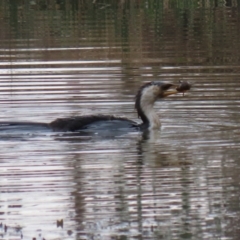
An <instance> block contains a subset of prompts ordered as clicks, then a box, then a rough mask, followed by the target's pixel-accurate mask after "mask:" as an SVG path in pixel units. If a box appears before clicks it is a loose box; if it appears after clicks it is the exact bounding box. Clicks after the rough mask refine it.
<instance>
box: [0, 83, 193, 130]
mask: <svg viewBox="0 0 240 240" xmlns="http://www.w3.org/2000/svg"><path fill="white" fill-rule="evenodd" d="M190 87H191V85H190V84H189V83H188V82H182V83H181V84H180V86H178V87H176V85H174V84H172V83H165V82H150V83H146V84H144V85H143V86H142V87H140V89H139V90H138V93H137V95H136V99H135V108H136V110H137V113H138V116H139V118H141V120H142V123H140V124H139V123H137V122H135V121H132V120H129V119H127V118H123V117H116V116H112V115H85V116H77V117H69V118H58V119H56V120H54V121H53V122H51V123H35V122H1V123H0V126H1V128H4V127H5V128H9V127H13V126H14V127H18V126H19V127H28V128H29V127H31V126H33V127H40V128H41V127H42V128H46V129H50V130H53V131H62V132H66V131H72V132H74V131H93V132H95V131H97V130H99V129H100V130H103V131H104V130H108V131H116V130H117V131H121V130H126V131H144V130H147V129H148V130H155V129H159V128H160V125H161V124H160V120H159V117H158V115H157V114H156V113H155V111H154V109H153V106H154V103H155V102H156V101H157V100H158V99H159V98H164V97H167V96H168V95H172V94H176V93H179V92H185V91H187V90H189V89H190ZM171 88H174V89H173V90H172V91H169V89H171Z"/></svg>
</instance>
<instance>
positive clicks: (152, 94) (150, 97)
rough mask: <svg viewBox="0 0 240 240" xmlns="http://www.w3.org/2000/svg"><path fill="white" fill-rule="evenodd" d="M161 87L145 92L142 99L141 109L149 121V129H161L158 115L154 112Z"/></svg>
mask: <svg viewBox="0 0 240 240" xmlns="http://www.w3.org/2000/svg"><path fill="white" fill-rule="evenodd" d="M158 94H159V87H158V86H154V85H153V86H150V87H148V88H146V89H144V90H143V93H142V97H141V108H142V111H143V113H144V114H145V116H146V117H147V119H148V120H149V129H159V128H160V126H161V123H160V120H159V117H158V115H157V114H156V113H155V111H154V108H153V106H154V103H155V101H156V100H157V98H158Z"/></svg>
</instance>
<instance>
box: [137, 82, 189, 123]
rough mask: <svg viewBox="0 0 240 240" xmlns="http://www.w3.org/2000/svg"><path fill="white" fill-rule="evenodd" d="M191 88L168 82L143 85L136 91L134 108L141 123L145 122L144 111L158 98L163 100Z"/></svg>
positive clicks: (183, 84) (186, 84) (186, 85)
mask: <svg viewBox="0 0 240 240" xmlns="http://www.w3.org/2000/svg"><path fill="white" fill-rule="evenodd" d="M190 88H191V85H190V84H189V83H188V82H181V83H180V85H175V84H173V83H168V82H158V81H154V82H150V83H146V84H144V85H143V86H142V87H140V89H139V90H138V93H137V95H136V101H135V108H136V110H137V112H138V116H139V117H141V118H142V120H143V121H147V118H146V114H145V113H146V111H147V109H148V108H150V107H152V106H153V104H154V102H155V101H157V100H158V99H159V98H165V97H167V96H169V95H173V94H176V93H179V92H185V91H187V90H189V89H190Z"/></svg>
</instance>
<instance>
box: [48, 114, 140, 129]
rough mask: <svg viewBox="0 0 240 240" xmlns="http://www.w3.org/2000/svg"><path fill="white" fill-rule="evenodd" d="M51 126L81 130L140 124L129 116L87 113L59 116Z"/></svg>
mask: <svg viewBox="0 0 240 240" xmlns="http://www.w3.org/2000/svg"><path fill="white" fill-rule="evenodd" d="M49 126H50V127H51V128H52V129H53V130H54V131H81V130H93V131H94V130H98V129H100V130H120V129H130V128H137V126H138V124H137V123H136V122H134V121H131V120H129V119H127V118H122V117H115V116H112V115H86V116H77V117H69V118H58V119H56V120H54V121H53V122H51V123H50V124H49Z"/></svg>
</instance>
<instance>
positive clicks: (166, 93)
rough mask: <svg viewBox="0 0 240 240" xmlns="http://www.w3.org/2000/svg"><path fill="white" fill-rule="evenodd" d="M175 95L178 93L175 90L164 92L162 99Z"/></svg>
mask: <svg viewBox="0 0 240 240" xmlns="http://www.w3.org/2000/svg"><path fill="white" fill-rule="evenodd" d="M176 93H179V91H177V90H176V89H174V90H169V91H166V92H164V93H163V97H167V96H169V95H173V94H176Z"/></svg>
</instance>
